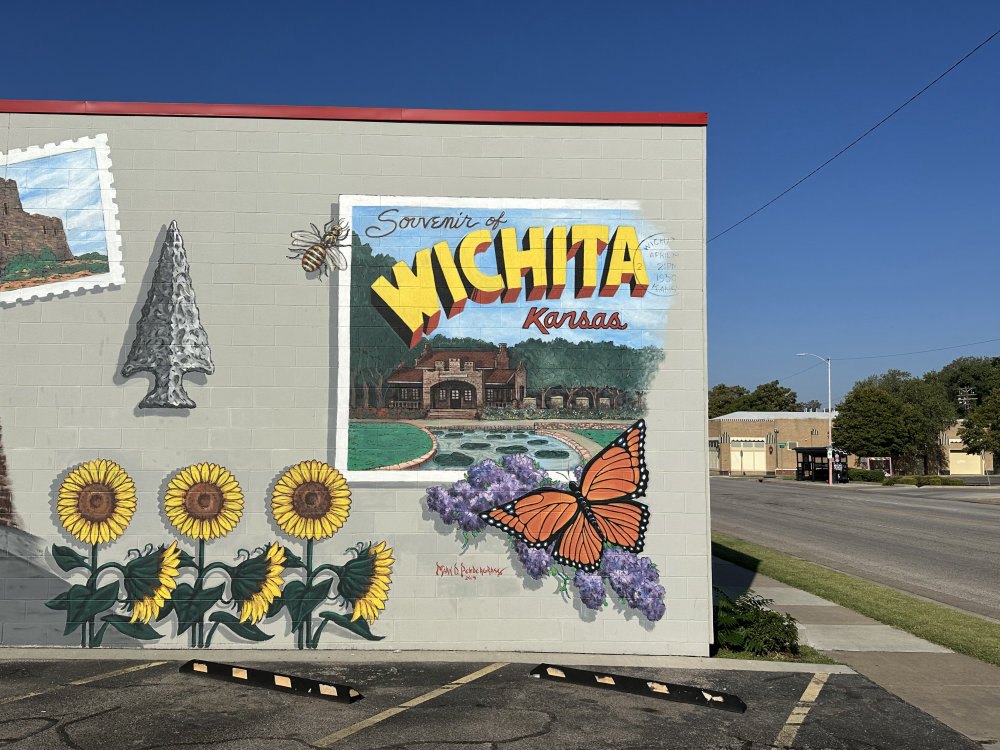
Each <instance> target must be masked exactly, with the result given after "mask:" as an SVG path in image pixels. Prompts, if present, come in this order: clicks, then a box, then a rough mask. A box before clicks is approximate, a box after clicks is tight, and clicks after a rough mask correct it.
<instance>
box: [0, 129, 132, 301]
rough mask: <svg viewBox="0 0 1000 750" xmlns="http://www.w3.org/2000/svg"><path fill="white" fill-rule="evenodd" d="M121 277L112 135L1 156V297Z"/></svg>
mask: <svg viewBox="0 0 1000 750" xmlns="http://www.w3.org/2000/svg"><path fill="white" fill-rule="evenodd" d="M124 282H125V274H124V271H123V268H122V259H121V237H120V235H119V231H118V209H117V206H116V205H115V191H114V188H113V187H112V178H111V152H110V149H109V148H108V139H107V136H106V135H103V134H101V135H97V136H93V137H88V138H80V139H78V140H75V141H64V142H63V143H59V144H48V145H46V146H33V147H31V148H28V149H24V150H15V151H11V152H9V153H7V154H6V155H5V154H0V302H12V301H17V300H28V299H31V298H32V297H43V296H48V295H52V294H60V293H63V292H75V291H78V290H81V289H93V288H95V287H106V286H110V285H120V284H123V283H124Z"/></svg>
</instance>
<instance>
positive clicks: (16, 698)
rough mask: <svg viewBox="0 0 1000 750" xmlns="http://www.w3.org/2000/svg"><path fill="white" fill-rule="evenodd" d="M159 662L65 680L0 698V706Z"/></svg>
mask: <svg viewBox="0 0 1000 750" xmlns="http://www.w3.org/2000/svg"><path fill="white" fill-rule="evenodd" d="M161 664H166V662H165V661H151V662H148V663H146V664H139V665H138V666H135V667H126V668H125V669H116V670H114V671H113V672H102V673H101V674H95V675H93V676H92V677H84V678H83V679H82V680H74V681H73V682H67V683H66V684H65V685H54V686H53V687H50V688H49V689H48V690H37V691H35V692H34V693H25V694H24V695H12V696H10V697H9V698H0V706H2V705H4V704H6V703H16V702H17V701H23V700H26V699H28V698H34V697H35V696H36V695H45V694H46V693H51V692H52V691H53V690H58V689H59V688H64V687H67V686H68V685H87V684H89V683H91V682H97V681H98V680H106V679H108V678H109V677H117V676H118V675H123V674H128V673H129V672H138V671H139V670H142V669H149V668H150V667H158V666H160V665H161Z"/></svg>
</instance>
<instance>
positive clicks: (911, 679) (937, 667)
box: [712, 558, 1000, 748]
mask: <svg viewBox="0 0 1000 750" xmlns="http://www.w3.org/2000/svg"><path fill="white" fill-rule="evenodd" d="M712 570H713V580H714V582H715V585H716V586H717V587H718V588H720V589H722V590H723V591H725V592H726V593H727V594H729V595H730V596H737V595H739V594H741V593H743V592H744V591H747V590H748V589H753V590H754V592H756V593H757V594H759V595H760V596H763V597H766V598H768V599H771V600H773V601H774V604H773V605H772V609H774V610H776V611H779V612H787V613H788V614H790V615H791V616H792V617H794V618H795V619H796V620H797V621H798V623H799V641H800V642H801V643H803V644H805V645H808V646H812V647H813V648H815V649H816V650H818V651H822V652H823V653H825V654H827V655H828V656H830V657H831V658H833V659H836V660H837V661H839V662H841V663H843V664H847V665H848V666H850V667H851V668H852V669H854V670H855V671H857V672H858V673H860V674H862V675H864V676H865V677H867V678H868V679H870V680H871V681H872V682H874V683H875V684H877V685H879V686H881V687H883V688H885V689H886V690H887V691H889V692H890V693H893V694H895V695H897V696H899V697H900V698H902V699H903V700H905V701H906V702H908V703H910V704H911V705H913V706H915V707H917V708H919V709H921V710H923V711H926V712H927V713H928V714H930V715H931V716H933V717H934V718H936V719H938V720H939V721H941V722H942V723H944V724H946V725H948V726H949V727H951V728H952V729H955V730H957V731H959V732H961V733H962V734H964V735H965V736H967V737H969V738H971V739H973V740H975V741H976V742H978V743H979V744H981V745H982V746H983V747H986V748H1000V669H998V668H997V667H994V666H991V665H989V664H985V663H983V662H981V661H979V660H977V659H972V658H970V657H968V656H964V655H962V654H956V653H955V652H953V651H950V650H948V649H946V648H943V647H941V646H938V645H936V644H933V643H929V642H928V641H925V640H922V639H920V638H917V637H916V636H913V635H910V634H909V633H905V632H903V631H901V630H898V629H896V628H893V627H890V626H888V625H883V624H882V623H880V622H876V621H875V620H872V619H870V618H868V617H864V616H863V615H859V614H858V613H856V612H852V611H851V610H848V609H845V608H844V607H841V606H838V605H836V604H834V603H832V602H829V601H827V600H825V599H821V598H820V597H818V596H814V595H813V594H809V593H807V592H805V591H799V590H798V589H795V588H792V587H791V586H787V585H786V584H783V583H780V582H779V581H776V580H774V579H773V578H768V577H767V576H764V575H760V574H758V573H756V572H754V571H751V570H747V569H746V568H741V567H739V566H737V565H734V564H733V563H730V562H727V561H725V560H720V559H718V558H713V560H712Z"/></svg>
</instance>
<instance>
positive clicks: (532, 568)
mask: <svg viewBox="0 0 1000 750" xmlns="http://www.w3.org/2000/svg"><path fill="white" fill-rule="evenodd" d="M514 551H515V552H516V553H517V559H518V560H520V561H521V564H522V565H524V572H525V573H527V574H528V575H529V576H530V577H531V578H533V579H534V580H536V581H540V580H542V579H543V578H545V576H547V575H548V574H549V571H550V570H551V569H552V565H553V564H554V563H555V560H554V559H553V558H552V553H550V552H549V551H548V550H547V549H536V548H534V547H529V546H528V545H527V544H525V543H524V542H521V541H517V542H514Z"/></svg>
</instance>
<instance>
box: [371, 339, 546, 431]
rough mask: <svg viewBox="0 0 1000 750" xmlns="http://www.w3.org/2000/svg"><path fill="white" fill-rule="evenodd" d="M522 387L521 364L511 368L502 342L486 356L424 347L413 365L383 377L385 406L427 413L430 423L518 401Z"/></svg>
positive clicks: (523, 383)
mask: <svg viewBox="0 0 1000 750" xmlns="http://www.w3.org/2000/svg"><path fill="white" fill-rule="evenodd" d="M526 383H527V371H526V369H525V367H524V363H523V362H520V363H518V365H517V367H515V368H513V369H511V366H510V355H509V354H508V353H507V344H505V343H501V344H500V345H499V346H498V347H497V348H496V350H494V351H492V352H489V351H486V352H473V351H451V350H447V351H440V352H435V351H433V350H432V348H431V345H430V343H427V344H425V345H424V349H423V351H422V352H421V354H420V357H419V358H418V359H417V361H416V363H414V365H413V367H406V366H405V365H402V364H401V365H400V366H399V367H398V368H397V369H396V371H395V372H393V373H392V375H390V376H389V385H390V386H393V387H394V389H395V391H394V393H393V395H392V397H391V400H390V405H398V406H400V407H403V408H408V409H430V413H429V414H428V417H429V418H432V419H433V418H436V417H442V418H462V417H469V416H474V415H475V413H476V412H478V411H481V410H482V409H483V408H484V407H486V406H508V405H512V404H516V403H519V402H520V400H522V399H523V398H524V392H525V387H526Z"/></svg>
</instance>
